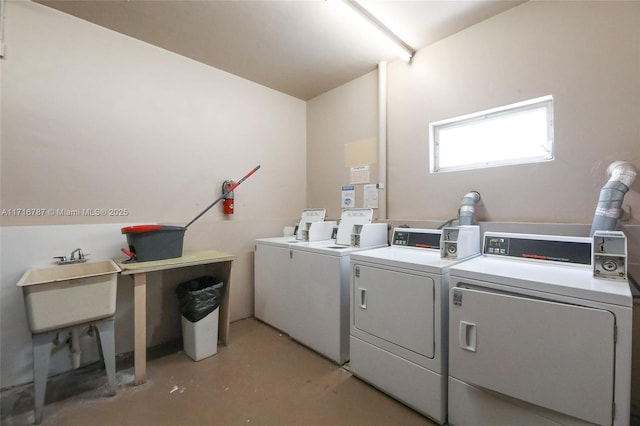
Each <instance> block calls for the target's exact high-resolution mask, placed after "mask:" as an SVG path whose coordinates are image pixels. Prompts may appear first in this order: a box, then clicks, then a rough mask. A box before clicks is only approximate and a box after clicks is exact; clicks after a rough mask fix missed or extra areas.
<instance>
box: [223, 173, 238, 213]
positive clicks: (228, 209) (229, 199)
mask: <svg viewBox="0 0 640 426" xmlns="http://www.w3.org/2000/svg"><path fill="white" fill-rule="evenodd" d="M234 184H235V182H234V181H232V180H225V181H224V182H223V183H222V193H223V194H226V195H225V196H224V203H223V211H224V214H233V191H229V189H230V188H232V187H233V185H234Z"/></svg>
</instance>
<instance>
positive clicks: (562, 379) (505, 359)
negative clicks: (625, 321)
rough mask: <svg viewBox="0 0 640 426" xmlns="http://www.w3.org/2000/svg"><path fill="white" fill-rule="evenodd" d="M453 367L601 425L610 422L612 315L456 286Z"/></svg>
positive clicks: (455, 372) (468, 377) (464, 376)
mask: <svg viewBox="0 0 640 426" xmlns="http://www.w3.org/2000/svg"><path fill="white" fill-rule="evenodd" d="M450 296H451V299H450V300H451V302H450V311H449V312H450V334H449V374H450V375H451V376H453V377H455V378H457V379H459V380H461V381H463V382H467V383H470V384H474V385H476V386H478V387H482V388H486V389H490V390H493V391H496V392H499V393H501V394H504V395H507V396H511V397H514V398H518V399H520V400H522V401H526V402H529V403H531V404H535V405H537V406H540V407H545V408H548V409H550V410H554V411H557V412H560V413H564V414H567V415H570V416H574V417H576V418H579V419H583V420H585V421H588V422H593V423H596V424H611V423H612V411H613V405H612V404H613V379H614V349H615V317H614V315H613V314H612V313H611V312H609V311H606V310H601V309H594V308H589V307H583V306H577V305H573V304H565V303H561V302H553V301H548V300H541V299H533V298H528V297H526V296H519V295H514V294H505V293H496V292H492V291H491V290H489V289H487V291H484V290H482V289H477V287H476V289H469V288H460V287H454V288H452V289H451V294H450Z"/></svg>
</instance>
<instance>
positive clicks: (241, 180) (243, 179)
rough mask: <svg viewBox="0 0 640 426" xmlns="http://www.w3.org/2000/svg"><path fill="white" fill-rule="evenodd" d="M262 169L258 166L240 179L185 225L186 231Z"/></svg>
mask: <svg viewBox="0 0 640 426" xmlns="http://www.w3.org/2000/svg"><path fill="white" fill-rule="evenodd" d="M259 168H260V165H259V164H258V165H257V166H256V167H255V168H254V169H253V170H251V171H250V172H249V173H247V174H246V175H245V176H244V177H243V178H242V179H240V180H239V181H237V182H236V183H234V184H233V185H231V186H230V187H229V190H228V191H227V192H225V193H224V194H222V196H220V198H218V199H217V200H215V201H214V202H213V203H211V204H210V205H209V207H207V208H206V209H204V210H203V211H202V212H201V213H200V214H199V215H198V216H196V217H194V218H193V219H192V220H191V222H189V223H187V224H186V225H185V229H186V228H188V227H189V225H191V224H192V223H193V222H195V221H196V220H198V219H200V216H202V215H203V214H205V213H206V212H208V211H209V209H210V208H211V207H213V206H215V205H216V204H218V202H219V201H220V200H222V199H223V198H224V196H225V195H227V194H228V193H230V192H231V191H233V190H234V189H235V188H236V187H237V186H238V185H240V184H241V183H242V182H244V181H245V180H247V178H249V176H251V175H252V174H254V173H255V172H256V171H257V170H258V169H259Z"/></svg>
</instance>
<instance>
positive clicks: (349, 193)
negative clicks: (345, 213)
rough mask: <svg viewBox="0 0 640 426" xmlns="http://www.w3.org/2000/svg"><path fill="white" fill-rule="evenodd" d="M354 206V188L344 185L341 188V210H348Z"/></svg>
mask: <svg viewBox="0 0 640 426" xmlns="http://www.w3.org/2000/svg"><path fill="white" fill-rule="evenodd" d="M355 204H356V187H355V186H353V185H345V186H343V187H342V208H343V209H348V208H353V207H355Z"/></svg>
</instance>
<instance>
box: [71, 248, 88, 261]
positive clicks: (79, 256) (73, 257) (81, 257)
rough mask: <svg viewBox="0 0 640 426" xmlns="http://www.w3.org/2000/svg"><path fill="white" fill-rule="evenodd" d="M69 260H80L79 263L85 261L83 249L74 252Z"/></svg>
mask: <svg viewBox="0 0 640 426" xmlns="http://www.w3.org/2000/svg"><path fill="white" fill-rule="evenodd" d="M76 253H78V259H76ZM69 260H79V261H82V260H84V253H83V252H82V249H81V248H80V247H78V248H77V249H75V250H74V251H72V252H71V257H70V258H69Z"/></svg>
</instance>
